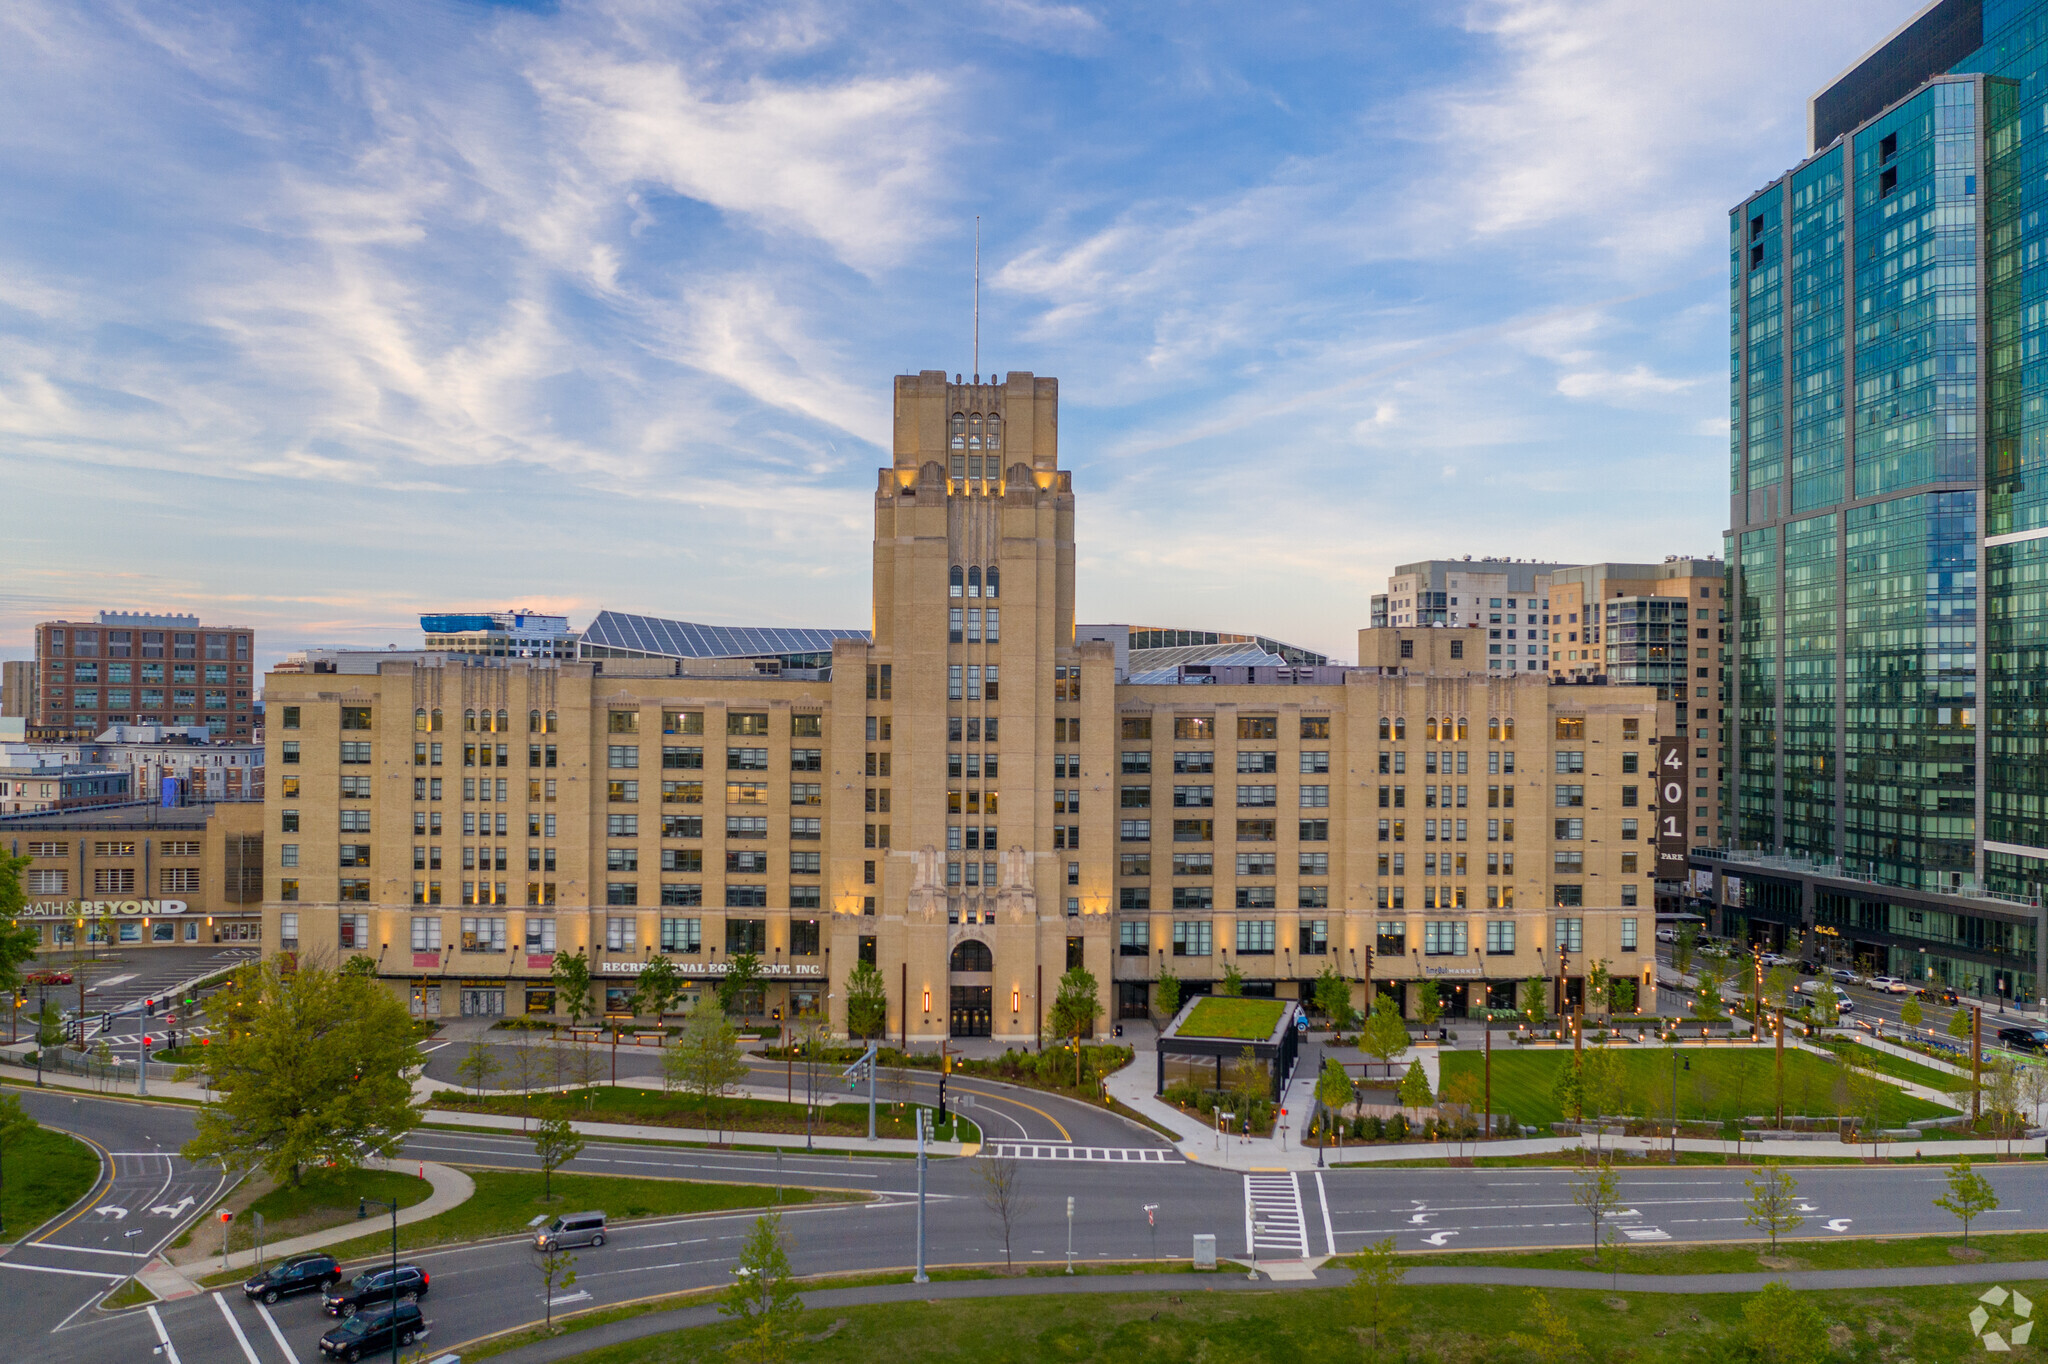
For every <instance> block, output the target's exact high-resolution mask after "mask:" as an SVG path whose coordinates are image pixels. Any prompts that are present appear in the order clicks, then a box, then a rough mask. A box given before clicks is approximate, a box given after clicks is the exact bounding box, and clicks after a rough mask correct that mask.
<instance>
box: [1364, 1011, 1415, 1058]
mask: <svg viewBox="0 0 2048 1364" xmlns="http://www.w3.org/2000/svg"><path fill="white" fill-rule="evenodd" d="M1358 1048H1359V1050H1360V1051H1363V1052H1364V1053H1365V1054H1366V1055H1368V1056H1372V1057H1376V1058H1378V1059H1379V1060H1380V1061H1382V1062H1388V1061H1392V1060H1393V1059H1394V1058H1395V1057H1396V1056H1399V1055H1400V1054H1401V1053H1402V1052H1404V1051H1406V1050H1408V1024H1407V1023H1406V1022H1404V1021H1403V1020H1402V1018H1401V1011H1400V1010H1399V1009H1397V1008H1395V1007H1394V997H1393V996H1392V995H1381V996H1380V997H1379V998H1377V999H1375V1000H1374V1001H1373V1002H1372V1013H1371V1014H1370V1015H1369V1016H1368V1017H1367V1018H1366V1020H1365V1031H1364V1032H1362V1033H1361V1034H1359V1038H1358Z"/></svg>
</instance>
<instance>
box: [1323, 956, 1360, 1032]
mask: <svg viewBox="0 0 2048 1364" xmlns="http://www.w3.org/2000/svg"><path fill="white" fill-rule="evenodd" d="M1315 999H1316V1008H1317V1009H1318V1010H1320V1011H1321V1013H1322V1015H1323V1017H1325V1018H1327V1019H1329V1020H1330V1027H1331V1028H1332V1029H1333V1030H1335V1031H1337V1032H1340V1033H1342V1032H1349V1031H1350V1030H1351V1023H1352V1020H1353V1019H1354V1018H1356V1017H1357V1015H1358V1010H1356V1009H1354V1008H1352V1007H1351V982H1350V981H1348V980H1346V979H1344V977H1342V976H1340V975H1338V974H1337V968H1336V967H1334V966H1332V965H1330V964H1329V963H1328V962H1325V963H1324V964H1323V969H1322V971H1321V972H1319V973H1318V974H1317V976H1316V988H1315Z"/></svg>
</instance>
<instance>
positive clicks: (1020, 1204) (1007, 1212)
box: [974, 1156, 1029, 1268]
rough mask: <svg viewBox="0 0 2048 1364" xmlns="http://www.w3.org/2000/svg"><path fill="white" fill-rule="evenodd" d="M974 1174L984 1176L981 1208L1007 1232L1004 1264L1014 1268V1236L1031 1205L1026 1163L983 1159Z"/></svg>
mask: <svg viewBox="0 0 2048 1364" xmlns="http://www.w3.org/2000/svg"><path fill="white" fill-rule="evenodd" d="M974 1171H975V1173H976V1174H977V1175H979V1176H980V1177H981V1205H982V1206H983V1207H984V1208H987V1209H988V1211H989V1216H991V1217H993V1218H995V1219H996V1225H998V1226H1000V1227H1001V1228H1002V1229H1003V1264H1004V1266H1005V1267H1007V1268H1014V1267H1015V1261H1013V1260H1012V1259H1011V1258H1010V1236H1011V1233H1012V1232H1014V1231H1015V1230H1016V1226H1017V1220H1018V1219H1019V1218H1020V1217H1022V1216H1023V1215H1024V1209H1025V1207H1026V1206H1027V1204H1028V1202H1029V1200H1028V1199H1027V1198H1026V1197H1025V1194H1024V1164H1023V1162H1022V1161H1018V1160H1012V1159H1011V1158H1010V1157H1008V1156H979V1157H977V1158H976V1159H975V1162H974Z"/></svg>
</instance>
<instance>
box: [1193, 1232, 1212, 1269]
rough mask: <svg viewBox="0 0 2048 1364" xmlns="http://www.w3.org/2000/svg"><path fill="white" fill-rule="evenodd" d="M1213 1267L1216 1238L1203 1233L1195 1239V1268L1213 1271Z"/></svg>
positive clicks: (1210, 1234) (1208, 1233)
mask: <svg viewBox="0 0 2048 1364" xmlns="http://www.w3.org/2000/svg"><path fill="white" fill-rule="evenodd" d="M1215 1267H1216V1237H1215V1235H1214V1234H1213V1233H1210V1232H1204V1233H1202V1234H1201V1235H1199V1236H1197V1237H1195V1268H1196V1269H1214V1268H1215Z"/></svg>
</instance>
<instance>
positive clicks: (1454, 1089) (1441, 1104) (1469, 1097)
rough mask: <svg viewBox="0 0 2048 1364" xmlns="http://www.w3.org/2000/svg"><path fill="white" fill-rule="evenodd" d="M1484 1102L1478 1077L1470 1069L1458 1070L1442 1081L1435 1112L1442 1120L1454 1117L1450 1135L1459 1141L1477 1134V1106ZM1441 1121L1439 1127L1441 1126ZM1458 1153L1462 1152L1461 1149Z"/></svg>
mask: <svg viewBox="0 0 2048 1364" xmlns="http://www.w3.org/2000/svg"><path fill="white" fill-rule="evenodd" d="M1484 1102H1485V1094H1484V1091H1483V1090H1482V1089H1481V1087H1480V1084H1479V1077H1478V1076H1477V1075H1474V1074H1473V1073H1472V1072H1471V1071H1469V1070H1467V1071H1460V1072H1459V1073H1458V1074H1456V1075H1453V1076H1451V1078H1449V1079H1448V1080H1445V1081H1444V1082H1443V1088H1442V1089H1441V1090H1440V1091H1438V1093H1437V1096H1436V1107H1437V1112H1438V1113H1439V1114H1440V1115H1442V1118H1443V1119H1444V1120H1450V1119H1455V1120H1456V1121H1455V1125H1454V1127H1453V1130H1452V1135H1453V1136H1454V1137H1455V1138H1456V1139H1457V1140H1459V1141H1461V1142H1462V1141H1465V1140H1468V1139H1469V1138H1472V1137H1476V1136H1478V1135H1479V1118H1478V1114H1479V1108H1480V1105H1481V1104H1483V1103H1484ZM1441 1125H1442V1124H1441V1122H1440V1123H1439V1127H1441ZM1460 1154H1463V1151H1462V1149H1461V1150H1460Z"/></svg>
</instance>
